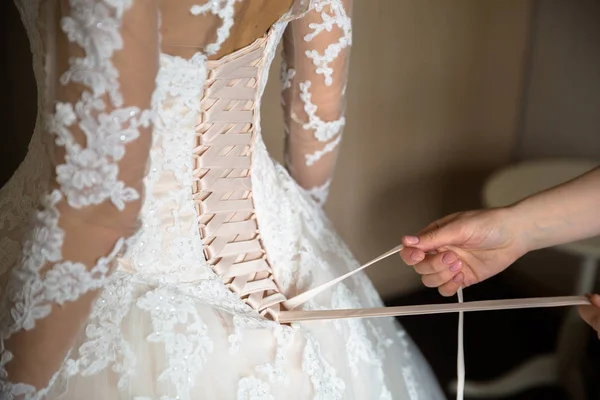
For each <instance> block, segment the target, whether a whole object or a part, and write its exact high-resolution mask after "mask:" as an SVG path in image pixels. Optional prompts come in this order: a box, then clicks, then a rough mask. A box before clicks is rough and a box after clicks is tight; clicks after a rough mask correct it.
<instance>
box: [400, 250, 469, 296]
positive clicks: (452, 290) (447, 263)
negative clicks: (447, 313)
mask: <svg viewBox="0 0 600 400" xmlns="http://www.w3.org/2000/svg"><path fill="white" fill-rule="evenodd" d="M400 256H401V257H402V260H403V261H404V262H405V263H406V264H408V265H412V266H413V267H414V269H415V272H417V273H418V274H420V275H422V278H421V281H422V282H423V285H425V286H426V287H429V288H436V287H437V288H438V291H439V292H440V294H442V295H443V296H453V295H454V294H456V292H457V291H458V288H460V287H461V285H462V284H463V281H464V273H462V272H461V269H462V261H461V260H460V259H459V258H458V256H457V255H456V253H454V252H453V251H445V252H441V253H437V254H425V253H424V252H423V251H421V250H419V249H414V248H405V249H404V250H402V251H401V252H400Z"/></svg>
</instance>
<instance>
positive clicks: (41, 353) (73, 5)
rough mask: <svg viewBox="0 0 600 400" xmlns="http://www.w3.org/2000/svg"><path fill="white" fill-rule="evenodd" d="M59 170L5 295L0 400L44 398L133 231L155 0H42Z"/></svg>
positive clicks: (50, 131)
mask: <svg viewBox="0 0 600 400" xmlns="http://www.w3.org/2000/svg"><path fill="white" fill-rule="evenodd" d="M41 4H42V5H41V8H40V25H41V26H42V29H43V33H44V38H45V43H44V45H45V49H46V56H47V60H46V61H47V65H46V72H47V74H46V77H47V81H46V85H45V86H46V87H45V91H46V98H47V104H48V106H47V109H48V113H47V116H46V118H45V121H46V125H45V128H44V129H45V133H44V135H45V137H46V139H47V140H46V141H47V143H48V148H49V154H50V157H51V159H52V160H53V166H54V168H53V170H52V171H49V178H48V186H47V187H48V189H47V191H46V194H45V195H44V196H43V198H42V199H41V201H40V204H39V208H38V209H37V211H36V212H35V214H34V216H33V218H32V222H31V226H30V227H29V231H28V234H27V238H26V240H25V242H24V243H23V250H22V256H21V259H20V261H19V262H18V264H17V265H15V266H14V267H13V268H12V271H11V272H10V276H9V278H8V283H7V286H6V289H5V290H4V292H3V293H2V302H3V303H2V307H1V310H2V314H1V315H0V318H1V320H0V333H1V336H0V351H1V356H0V390H1V392H2V395H1V396H0V397H1V398H2V399H13V398H15V399H30V398H39V397H43V393H44V391H45V389H44V388H47V387H48V386H49V385H50V383H51V382H52V379H53V376H55V374H56V371H57V370H58V369H59V368H60V365H61V364H62V362H63V361H64V359H65V356H66V355H67V352H68V350H69V349H70V347H71V346H72V341H73V340H74V337H75V335H76V334H77V332H78V330H80V329H81V328H82V325H83V324H84V322H85V320H86V318H87V317H88V314H89V310H90V307H91V303H92V301H93V300H94V298H95V294H96V293H97V291H98V289H100V288H101V287H102V286H103V284H104V282H105V281H106V278H107V276H108V274H109V273H110V271H111V267H112V266H113V261H114V259H115V257H116V256H117V255H118V254H120V253H121V252H122V251H123V250H124V244H125V241H126V239H127V238H128V237H130V236H132V234H133V233H135V231H136V229H137V225H138V214H139V211H140V208H141V201H142V196H143V178H144V176H145V172H146V168H147V162H148V155H149V150H150V145H151V122H152V112H151V109H152V107H151V98H152V95H153V92H154V88H155V81H156V74H157V71H158V52H159V43H158V42H159V40H158V36H159V34H158V8H157V4H156V2H155V0H44V1H42V2H41Z"/></svg>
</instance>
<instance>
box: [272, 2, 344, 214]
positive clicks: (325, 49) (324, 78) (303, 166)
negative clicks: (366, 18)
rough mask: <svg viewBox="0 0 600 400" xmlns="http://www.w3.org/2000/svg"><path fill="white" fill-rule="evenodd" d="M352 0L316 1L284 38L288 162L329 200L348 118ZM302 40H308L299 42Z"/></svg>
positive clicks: (320, 200)
mask: <svg viewBox="0 0 600 400" xmlns="http://www.w3.org/2000/svg"><path fill="white" fill-rule="evenodd" d="M349 3H350V2H349V1H344V0H318V1H316V2H315V3H314V5H313V8H312V10H311V11H310V13H309V14H307V16H305V17H304V19H306V22H304V21H295V22H292V23H291V24H290V25H291V26H290V28H289V32H287V33H286V36H292V38H291V39H289V40H287V41H285V42H284V43H285V45H286V46H285V48H284V60H285V62H284V63H282V70H281V82H282V85H281V86H282V91H283V94H284V96H283V101H282V103H283V106H284V110H285V112H286V114H287V124H286V135H287V145H286V153H287V155H286V164H287V168H288V170H289V171H290V174H291V175H292V177H294V178H295V179H296V180H297V181H298V183H299V184H300V186H302V187H304V188H305V189H306V190H307V191H308V193H309V194H311V196H313V198H314V199H315V201H316V202H317V204H319V205H323V204H324V203H325V201H326V200H327V195H328V192H329V185H328V182H329V181H330V180H331V176H332V174H333V169H334V166H335V160H336V157H337V154H336V150H337V148H338V146H339V144H340V142H341V134H342V130H343V128H344V125H345V123H346V119H345V117H344V104H343V103H344V95H345V87H346V79H347V59H348V55H349V51H348V50H349V48H350V46H351V45H352V24H351V18H350V16H349V12H348V11H349V7H350V4H349ZM300 40H302V41H303V42H304V45H303V46H299V45H298V44H297V42H298V41H300ZM315 88H316V91H315V93H313V91H314V90H313V89H315ZM331 93H336V95H337V96H332V94H331ZM313 97H315V98H316V100H315V101H313ZM332 98H335V100H332ZM320 114H322V115H320Z"/></svg>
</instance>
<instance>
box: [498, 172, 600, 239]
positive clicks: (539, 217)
mask: <svg viewBox="0 0 600 400" xmlns="http://www.w3.org/2000/svg"><path fill="white" fill-rule="evenodd" d="M509 210H510V214H511V216H512V217H511V219H512V220H513V221H514V223H515V224H517V225H518V227H516V229H518V230H519V231H520V232H521V234H522V235H523V241H524V243H526V246H527V249H528V250H529V251H531V250H536V249H541V248H544V247H550V246H554V245H557V244H562V243H567V242H573V241H577V240H581V239H584V238H588V237H591V236H596V235H600V168H596V169H594V170H592V171H590V172H588V173H586V174H584V175H582V176H580V177H578V178H575V179H573V180H571V181H569V182H567V183H565V184H562V185H560V186H557V187H554V188H551V189H548V190H546V191H544V192H541V193H538V194H535V195H533V196H530V197H528V198H526V199H524V200H522V201H520V202H518V203H517V204H515V205H513V206H511V207H510V208H509Z"/></svg>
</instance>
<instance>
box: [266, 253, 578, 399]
mask: <svg viewBox="0 0 600 400" xmlns="http://www.w3.org/2000/svg"><path fill="white" fill-rule="evenodd" d="M403 248H404V247H403V246H402V245H400V246H397V247H394V248H393V249H391V250H389V251H387V252H385V253H383V254H382V255H380V256H379V257H376V258H374V259H373V260H371V261H369V262H367V263H366V264H363V265H361V266H360V267H358V268H356V269H355V270H353V271H350V272H348V273H347V274H344V275H342V276H340V277H338V278H335V279H333V280H331V281H329V282H326V283H324V284H322V285H319V286H317V287H315V288H312V289H309V290H307V291H306V292H304V293H302V294H299V295H297V296H295V297H292V298H290V299H288V300H287V301H285V302H284V303H283V305H284V306H285V308H286V309H287V310H289V311H281V312H280V313H279V315H278V316H277V321H278V322H280V323H282V324H283V323H291V322H301V321H317V320H331V319H344V318H367V317H399V316H405V315H425V314H443V313H452V312H458V313H459V319H458V354H457V370H458V371H457V378H458V385H457V392H456V398H457V400H462V399H463V397H464V395H463V392H464V385H465V365H464V340H463V322H464V321H463V317H464V315H463V313H464V312H467V311H492V310H508V309H523V308H543V307H567V306H581V305H589V304H590V301H589V300H588V299H587V298H585V297H584V296H564V297H539V298H526V299H509V300H486V301H470V302H469V301H468V302H463V293H462V288H460V289H459V290H458V293H457V295H458V303H456V304H424V305H418V306H401V307H378V308H360V309H350V310H344V309H339V310H313V311H301V310H296V311H294V309H295V308H297V307H299V306H300V305H302V304H304V303H305V302H307V301H308V300H310V299H312V298H313V297H315V296H316V295H318V294H319V293H321V292H323V291H324V290H327V289H329V288H330V287H332V286H333V285H335V284H337V283H339V282H341V281H343V280H344V279H346V278H348V277H350V276H352V275H354V274H356V273H357V272H359V271H362V270H364V269H366V268H367V267H370V266H371V265H373V264H375V263H377V262H379V261H381V260H383V259H385V258H387V257H389V256H391V255H393V254H396V253H399V252H400V251H401V250H402V249H403Z"/></svg>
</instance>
